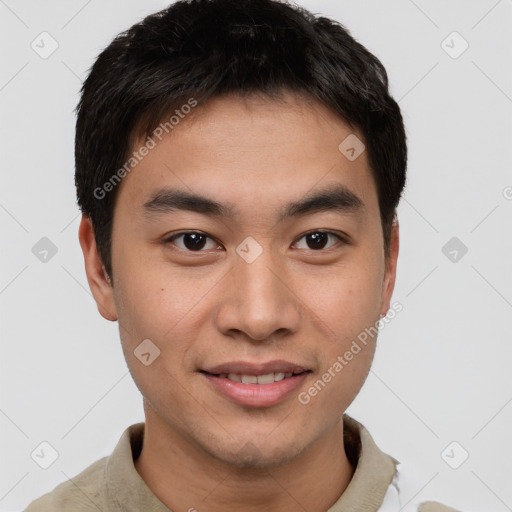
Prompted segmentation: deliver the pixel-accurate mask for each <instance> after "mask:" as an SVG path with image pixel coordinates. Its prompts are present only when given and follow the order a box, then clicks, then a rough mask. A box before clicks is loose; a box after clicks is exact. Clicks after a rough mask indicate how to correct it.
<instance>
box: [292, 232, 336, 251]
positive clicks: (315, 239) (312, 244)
mask: <svg viewBox="0 0 512 512" xmlns="http://www.w3.org/2000/svg"><path fill="white" fill-rule="evenodd" d="M329 236H331V237H332V238H334V239H335V240H334V243H333V244H331V245H329V246H327V244H328V240H329ZM302 239H306V244H307V245H308V247H299V249H311V250H320V249H325V248H326V246H327V249H330V248H331V247H332V246H333V245H335V244H336V242H340V241H341V242H345V240H343V238H342V237H341V236H340V235H337V234H336V233H332V232H330V231H311V232H310V233H306V234H305V235H303V236H302V237H301V238H300V239H299V240H302Z"/></svg>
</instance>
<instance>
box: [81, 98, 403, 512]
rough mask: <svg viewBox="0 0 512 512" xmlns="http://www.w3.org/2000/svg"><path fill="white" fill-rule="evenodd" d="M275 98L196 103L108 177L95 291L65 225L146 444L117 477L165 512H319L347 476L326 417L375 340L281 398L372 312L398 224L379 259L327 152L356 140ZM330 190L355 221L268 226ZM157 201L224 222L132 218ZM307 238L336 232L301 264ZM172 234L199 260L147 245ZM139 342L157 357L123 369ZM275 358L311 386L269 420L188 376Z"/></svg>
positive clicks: (366, 218) (337, 122)
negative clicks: (199, 200)
mask: <svg viewBox="0 0 512 512" xmlns="http://www.w3.org/2000/svg"><path fill="white" fill-rule="evenodd" d="M283 99H284V100H286V101H281V102H278V101H276V100H270V99H262V98H261V97H259V98H258V97H250V98H248V99H245V100H242V99H240V98H238V97H224V98H217V99H214V100H210V101H209V102H208V103H206V104H204V105H199V106H197V107H196V109H195V110H194V111H193V113H192V114H190V115H189V116H188V117H187V118H186V119H185V120H183V121H181V123H180V124H179V125H178V126H177V127H175V129H174V130H173V131H172V132H171V133H170V134H169V135H166V137H165V138H164V139H163V140H162V141H161V142H159V143H158V145H157V146H156V147H155V148H154V149H152V150H151V151H150V152H149V154H148V155H147V156H146V157H145V158H144V159H143V160H142V161H141V162H140V163H139V164H138V165H137V167H136V168H135V169H134V170H133V171H132V172H131V173H130V174H128V175H127V176H126V177H125V178H124V179H123V181H122V183H121V184H120V189H119V190H118V198H117V202H116V207H115V211H114V223H113V234H112V268H113V286H111V283H110V281H109V280H108V279H107V277H106V274H105V272H104V270H103V268H102V262H101V260H100V258H99V256H98V252H97V249H96V245H95V241H94V233H93V229H92V227H91V223H90V220H89V219H88V218H87V217H83V218H82V221H81V224H80V228H79V239H80V244H81V246H82V250H83V253H84V258H85V268H86V273H87V278H88V281H89V285H90V288H91V290H92V293H93V295H94V298H95V300H96V302H97V305H98V310H99V312H100V314H101V315H102V316H104V317H105V318H106V319H108V320H112V321H115V320H117V321H118V322H119V326H120V335H121V340H122V346H123V350H124V353H125V357H126V360H127V364H128V367H129V368H130V371H131V374H132V376H133V378H134V380H135V382H136V384H137V386H138V388H139V389H140V391H141V393H142V395H143V397H144V410H145V415H146V434H145V441H144V446H143V450H142V453H141V455H140V457H139V458H138V459H137V460H136V463H135V466H136V469H137V471H138V472H139V474H140V475H141V477H142V478H143V479H144V480H145V482H146V483H147V485H148V486H149V488H150V489H151V490H152V491H153V493H154V494H155V495H156V496H157V497H158V498H159V499H160V500H161V501H162V502H163V503H164V504H165V505H166V506H167V507H169V508H170V509H172V510H174V511H175V512H178V511H188V510H190V509H192V510H194V508H195V509H197V510H198V511H199V512H201V511H205V510H208V511H209V512H220V511H225V510H226V509H229V510H238V511H240V512H245V511H247V512H248V511H251V512H253V511H261V510H267V511H286V510H302V509H305V510H308V511H310V512H317V511H318V512H320V511H324V510H326V509H327V508H329V507H330V506H331V505H332V504H333V503H334V502H336V500H337V499H338V498H339V497H340V495H341V494H342V493H343V491H344V490H345V489H346V487H347V485H348V484H349V482H350V479H351V478H352V476H353V472H354V468H353V467H352V466H351V464H350V462H349V461H348V459H347V457H346V454H345V449H344V445H343V421H342V417H341V416H342V413H343V412H344V411H345V410H346V408H347V407H348V406H349V405H350V403H351V402H352V401H353V399H354V398H355V396H356V395H357V393H358V392H359V390H360V388H361V386H362V385H363V383H364V381H365V379H366V377H367V375H368V372H369V370H370V366H371V362H372V359H373V355H374V350H375V342H376V338H374V339H369V343H368V344H367V345H366V346H365V347H364V348H363V350H362V351H361V352H359V353H358V354H357V355H355V356H354V358H353V359H352V360H351V361H350V362H349V364H348V365H347V366H346V367H345V368H344V369H343V371H341V372H339V373H338V374H337V375H336V377H335V378H333V379H332V380H331V382H329V383H328V384H327V385H326V386H325V387H324V388H323V389H322V391H321V392H319V393H318V394H317V395H316V396H315V397H313V398H312V399H311V401H310V403H309V404H307V405H303V404H301V403H300V402H299V401H298V394H299V393H300V392H303V391H307V389H308V388H310V387H311V385H312V384H313V383H314V382H316V381H317V380H318V379H319V378H320V377H321V376H322V374H323V373H325V372H326V371H327V369H328V368H329V367H332V365H333V364H334V362H335V361H336V360H337V357H338V356H340V355H343V354H344V353H345V352H346V351H347V350H348V349H349V347H350V345H351V343H352V341H353V340H355V339H356V338H357V336H358V334H359V333H361V332H362V331H364V329H365V328H368V327H370V326H373V325H375V324H376V322H378V320H379V317H380V316H381V315H385V314H386V313H387V311H388V309H389V308H390V300H391V296H392V293H393V288H394V284H395V276H396V264H397V258H398V246H399V242H398V239H399V237H398V223H395V224H394V226H393V231H392V237H391V244H390V253H389V257H388V258H387V259H386V258H385V255H384V248H383V234H382V228H381V221H380V213H379V207H378V196H377V189H376V186H375V182H374V179H373V177H372V175H371V172H370V169H369V166H368V161H367V158H366V152H363V153H362V154H361V155H360V156H359V157H358V158H357V159H356V160H354V161H349V160H348V159H347V158H346V157H345V156H344V155H343V154H342V153H341V152H340V151H339V150H338V145H339V144H340V142H341V141H343V140H344V139H345V138H346V137H347V136H348V135H349V134H351V133H355V134H356V135H357V133H358V132H357V131H355V130H353V129H351V128H350V127H349V126H348V125H347V124H346V123H345V122H343V121H342V120H341V119H340V118H338V117H337V116H335V115H334V114H333V113H332V112H331V111H329V110H328V109H326V108H325V107H324V106H323V105H321V104H319V103H316V102H314V101H313V100H306V99H305V98H303V97H300V96H297V95H292V94H286V95H285V96H284V98H283ZM359 138H360V139H362V137H361V136H359ZM144 140H145V139H144V138H141V139H140V140H139V141H138V142H137V143H136V144H135V147H139V146H140V145H141V144H142V142H143V141H144ZM340 184H342V185H344V186H346V187H347V188H348V189H350V190H351V191H352V192H353V193H354V194H356V195H357V196H358V197H359V198H360V199H361V200H362V201H363V203H364V211H363V212H362V213H360V214H359V215H357V214H354V213H347V212H343V213H340V212H336V211H324V212H316V213H312V214H309V215H305V216H303V217H297V218H289V219H286V220H285V221H283V222H281V223H280V222H278V221H277V213H276V211H277V210H278V209H279V208H282V207H283V205H286V204H288V203H289V202H292V201H298V200H300V199H302V198H304V197H305V196H306V195H307V194H310V193H311V192H314V191H315V190H319V189H320V188H322V189H323V188H329V187H334V186H336V185H340ZM163 186H169V187H173V188H179V189H180V190H186V191H189V192H194V193H198V194H202V195H205V196H208V197H209V198H212V199H214V200H216V201H219V202H221V203H226V204H228V203H229V204H230V205H232V207H233V208H234V209H235V211H236V212H237V216H236V217H235V218H221V219H217V218H215V217H214V216H211V215H204V214H200V213H196V212H191V211H185V210H175V211H173V212H168V213H161V214H158V215H152V216H148V215H145V213H144V209H143V205H144V203H145V202H146V201H148V199H149V198H150V197H151V195H152V193H153V192H154V191H156V190H158V189H159V188H161V187H163ZM319 229H321V230H326V231H331V232H332V233H335V234H336V233H337V234H345V235H346V236H348V239H347V240H348V241H349V243H343V242H342V241H340V240H338V239H336V237H334V236H333V235H330V236H329V237H328V239H327V241H326V244H325V245H326V247H325V248H321V249H315V248H314V247H315V246H314V244H312V243H311V241H310V239H309V238H308V237H306V236H304V235H305V234H307V233H309V232H311V231H315V230H319ZM185 230H196V231H199V232H202V233H205V234H207V235H208V236H209V237H211V238H209V239H208V238H207V239H206V240H208V242H206V244H205V246H204V247H203V248H202V249H201V251H202V252H199V253H198V252H197V251H194V250H191V249H190V247H191V244H190V243H188V245H187V237H186V236H185V237H183V236H182V237H178V238H175V239H174V245H173V242H172V241H167V242H166V241H165V240H168V238H169V236H170V235H173V234H177V233H179V232H180V231H185ZM248 236H251V237H253V238H254V239H255V240H256V241H257V242H258V243H259V244H260V246H261V248H262V249H263V252H262V254H261V255H260V256H259V257H258V258H257V259H256V260H255V261H254V262H252V263H247V262H246V261H245V260H244V259H243V258H241V257H240V256H239V255H238V254H237V253H236V248H237V246H238V245H239V244H240V243H241V242H242V241H243V240H244V239H245V238H246V237H248ZM147 338H149V339H150V340H152V341H153V342H154V343H155V345H156V346H158V348H159V349H160V351H161V353H160V356H159V357H158V358H156V359H155V360H154V362H153V363H152V364H150V365H149V366H145V365H143V364H141V362H140V361H139V359H137V358H136V357H135V355H134V350H135V349H136V347H137V346H138V345H139V344H140V343H141V341H142V340H144V339H147ZM275 359H281V360H286V361H291V362H294V363H296V364H301V365H303V366H304V367H307V368H309V369H310V370H311V373H309V374H308V375H307V376H306V379H305V381H304V382H303V383H302V385H301V386H300V388H299V389H297V390H296V391H294V392H293V393H292V394H291V395H290V396H289V397H287V398H286V399H285V400H284V401H282V402H281V403H279V404H277V405H274V406H271V407H242V406H240V405H237V404H235V403H233V402H232V401H230V400H228V399H227V398H225V397H224V396H222V395H221V394H219V393H218V392H217V391H216V390H215V389H214V388H213V387H212V386H211V384H210V383H209V382H208V380H207V379H205V377H204V375H202V374H201V373H199V372H198V369H199V368H204V367H205V366H206V365H210V366H211V365H216V364H220V363H225V362H230V361H239V360H242V361H252V362H261V361H263V362H265V361H270V360H275ZM333 454H334V456H333ZM302 507H303V508H302Z"/></svg>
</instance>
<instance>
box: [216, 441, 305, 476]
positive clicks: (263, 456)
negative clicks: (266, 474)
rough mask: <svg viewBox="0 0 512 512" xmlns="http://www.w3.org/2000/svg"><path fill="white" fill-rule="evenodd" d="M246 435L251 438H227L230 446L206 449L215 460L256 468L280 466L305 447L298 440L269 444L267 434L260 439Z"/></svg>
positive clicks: (239, 466)
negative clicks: (235, 439)
mask: <svg viewBox="0 0 512 512" xmlns="http://www.w3.org/2000/svg"><path fill="white" fill-rule="evenodd" d="M247 437H248V438H249V437H251V440H248V439H247V440H244V439H239V440H237V441H235V442H233V439H229V441H228V442H229V443H230V446H226V445H225V446H217V447H215V448H213V447H211V446H210V447H208V448H207V450H208V451H209V452H210V455H212V456H213V457H215V458H216V459H217V460H219V461H221V462H223V463H225V464H229V465H230V466H234V467H236V468H239V469H255V470H258V469H269V468H274V467H279V466H282V465H284V464H286V463H288V462H290V461H292V460H293V459H295V458H296V457H298V456H299V455H300V454H301V453H303V452H304V451H305V450H306V448H307V447H306V446H303V445H302V444H299V441H298V440H297V441H296V442H295V443H294V442H293V441H291V440H289V439H287V440H286V444H283V443H282V442H281V443H280V444H279V445H277V443H276V442H275V443H274V444H270V443H269V440H268V436H267V435H262V436H261V439H260V440H258V439H256V438H255V437H254V436H247ZM275 441H278V440H277V439H276V440H275ZM301 442H303V440H302V441H301Z"/></svg>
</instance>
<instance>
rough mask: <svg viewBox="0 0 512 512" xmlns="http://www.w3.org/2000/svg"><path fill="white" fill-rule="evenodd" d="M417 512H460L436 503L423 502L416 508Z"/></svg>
mask: <svg viewBox="0 0 512 512" xmlns="http://www.w3.org/2000/svg"><path fill="white" fill-rule="evenodd" d="M418 512H460V511H459V510H456V509H454V508H451V507H447V506H446V505H443V504H442V503H438V502H437V501H425V502H423V503H422V504H421V505H420V506H419V507H418Z"/></svg>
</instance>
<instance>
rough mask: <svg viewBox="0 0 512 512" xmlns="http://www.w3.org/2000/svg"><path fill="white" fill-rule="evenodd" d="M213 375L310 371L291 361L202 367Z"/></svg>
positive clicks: (231, 363) (243, 362)
mask: <svg viewBox="0 0 512 512" xmlns="http://www.w3.org/2000/svg"><path fill="white" fill-rule="evenodd" d="M200 370H201V371H203V372H206V373H211V374H213V375H221V374H224V373H227V374H229V373H236V374H239V375H256V376H258V375H266V374H268V373H303V372H306V371H310V370H309V368H306V367H304V366H302V365H300V364H295V363H291V362H289V361H268V362H266V363H250V362H248V361H232V362H229V363H222V364H218V365H215V366H208V367H205V368H201V369H200Z"/></svg>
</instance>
